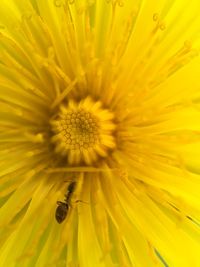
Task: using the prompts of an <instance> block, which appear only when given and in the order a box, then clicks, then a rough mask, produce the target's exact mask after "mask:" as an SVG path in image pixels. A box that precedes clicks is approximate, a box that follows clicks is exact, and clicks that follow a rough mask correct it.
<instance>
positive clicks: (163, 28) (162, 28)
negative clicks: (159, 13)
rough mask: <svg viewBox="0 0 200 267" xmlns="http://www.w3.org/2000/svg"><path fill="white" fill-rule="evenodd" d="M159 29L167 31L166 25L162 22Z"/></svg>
mask: <svg viewBox="0 0 200 267" xmlns="http://www.w3.org/2000/svg"><path fill="white" fill-rule="evenodd" d="M159 28H160V29H161V31H164V30H165V29H166V25H165V23H164V22H161V23H160V25H159Z"/></svg>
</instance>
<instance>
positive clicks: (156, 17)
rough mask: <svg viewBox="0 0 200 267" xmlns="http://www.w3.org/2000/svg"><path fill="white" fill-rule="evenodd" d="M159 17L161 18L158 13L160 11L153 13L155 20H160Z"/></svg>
mask: <svg viewBox="0 0 200 267" xmlns="http://www.w3.org/2000/svg"><path fill="white" fill-rule="evenodd" d="M158 19H159V15H158V13H154V14H153V20H154V21H158Z"/></svg>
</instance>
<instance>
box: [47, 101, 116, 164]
mask: <svg viewBox="0 0 200 267" xmlns="http://www.w3.org/2000/svg"><path fill="white" fill-rule="evenodd" d="M113 118H114V115H113V113H112V112H110V111H108V110H106V109H103V108H102V104H101V102H100V101H97V102H94V101H93V100H92V99H91V98H90V97H87V98H86V99H84V100H81V102H80V103H76V102H74V101H72V100H70V101H69V103H68V106H66V107H65V106H64V105H62V106H61V107H60V112H59V113H58V114H57V117H56V119H53V120H52V121H51V125H52V127H53V132H54V133H55V135H54V136H53V137H52V142H54V143H55V144H56V147H55V151H56V152H57V153H59V154H62V155H63V156H66V155H68V162H69V163H70V164H78V163H80V162H84V163H86V164H91V163H92V162H94V161H96V160H97V155H99V156H100V157H105V156H107V151H108V150H111V149H113V148H114V147H115V139H114V136H113V132H114V130H115V128H116V126H115V124H114V122H113V121H112V119H113Z"/></svg>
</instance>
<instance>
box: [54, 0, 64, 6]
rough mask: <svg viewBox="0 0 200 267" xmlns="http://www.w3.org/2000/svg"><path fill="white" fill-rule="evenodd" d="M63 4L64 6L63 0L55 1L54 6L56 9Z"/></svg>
mask: <svg viewBox="0 0 200 267" xmlns="http://www.w3.org/2000/svg"><path fill="white" fill-rule="evenodd" d="M62 4H63V1H62V0H54V5H55V6H56V7H61V6H62Z"/></svg>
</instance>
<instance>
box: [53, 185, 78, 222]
mask: <svg viewBox="0 0 200 267" xmlns="http://www.w3.org/2000/svg"><path fill="white" fill-rule="evenodd" d="M75 187H76V182H71V183H70V184H69V186H68V188H67V193H66V194H65V200H64V202H62V201H57V204H58V207H57V208H56V213H55V218H56V221H57V222H58V223H62V222H63V221H64V220H65V218H66V217H67V213H68V210H69V208H70V205H71V197H72V194H73V192H74V190H75Z"/></svg>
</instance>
